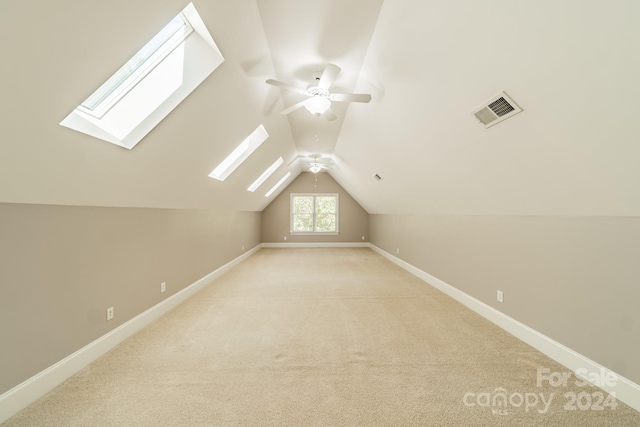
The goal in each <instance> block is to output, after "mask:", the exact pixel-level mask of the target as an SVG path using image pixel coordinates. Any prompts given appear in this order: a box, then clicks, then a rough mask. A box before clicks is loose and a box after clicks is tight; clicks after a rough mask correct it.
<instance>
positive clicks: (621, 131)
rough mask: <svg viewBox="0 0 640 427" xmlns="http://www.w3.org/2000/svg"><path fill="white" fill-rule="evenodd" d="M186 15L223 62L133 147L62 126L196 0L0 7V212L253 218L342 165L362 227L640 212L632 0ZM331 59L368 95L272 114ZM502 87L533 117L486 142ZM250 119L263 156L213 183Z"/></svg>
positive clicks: (637, 42) (252, 7) (639, 34)
mask: <svg viewBox="0 0 640 427" xmlns="http://www.w3.org/2000/svg"><path fill="white" fill-rule="evenodd" d="M193 3H194V5H195V7H196V8H197V10H198V12H199V13H200V15H201V17H202V19H203V21H204V22H205V24H206V25H207V27H208V29H209V31H210V33H211V35H212V36H213V38H214V39H215V41H216V43H217V45H218V47H219V48H220V50H221V52H222V54H223V55H224V57H225V62H224V63H223V64H222V65H221V66H220V67H219V68H218V69H217V70H215V71H214V72H213V73H212V74H211V75H210V76H209V77H208V78H207V79H206V80H205V81H204V83H202V84H201V85H200V86H199V87H198V88H197V89H196V90H195V91H194V92H193V93H192V94H191V95H189V97H187V99H186V100H185V101H183V102H182V103H181V104H180V105H179V106H178V107H177V108H176V109H175V110H173V111H172V112H171V113H170V114H169V116H168V117H167V118H166V119H165V120H163V121H162V122H161V123H160V124H159V125H158V126H157V127H156V128H155V129H154V130H153V131H152V132H151V133H150V134H149V135H147V137H145V138H144V139H143V140H142V142H141V143H140V144H138V145H137V146H136V147H135V148H134V149H133V150H127V149H124V148H121V147H118V146H115V145H113V144H109V143H106V142H104V141H101V140H98V139H95V138H92V137H89V136H86V135H84V134H81V133H78V132H75V131H73V130H70V129H67V128H65V127H62V126H60V125H59V122H60V121H61V120H62V119H63V118H64V117H65V116H66V115H67V114H69V112H70V111H71V110H73V109H74V108H75V107H76V106H77V105H78V104H79V103H80V102H82V101H83V100H84V99H85V98H86V97H87V96H88V95H89V94H90V93H91V92H93V90H95V89H96V87H97V86H98V85H100V84H101V83H102V82H103V81H105V80H106V79H107V78H108V77H109V76H110V75H111V74H112V73H113V72H114V71H115V70H117V69H118V68H119V67H120V65H122V64H123V63H124V62H126V61H127V60H128V59H129V58H130V57H131V56H132V55H133V54H134V53H135V52H136V51H137V50H138V49H139V48H140V47H141V46H142V45H144V43H145V42H146V41H147V40H149V39H150V38H151V37H152V36H153V35H154V34H155V33H156V32H157V31H158V30H159V29H160V28H161V27H162V26H163V25H164V24H165V23H166V22H168V21H169V20H170V19H171V18H172V17H173V16H175V15H176V13H177V12H179V11H180V10H181V9H182V8H184V6H186V2H185V1H184V0H166V1H163V2H153V1H150V0H140V1H135V2H131V1H126V0H111V1H109V2H106V1H95V0H84V1H80V0H56V1H55V2H54V1H45V0H3V1H2V2H0V48H1V52H2V67H1V68H0V93H1V94H2V102H0V138H1V140H0V202H16V203H46V204H69V205H96V206H137V207H164V208H212V209H233V210H254V211H255V210H257V211H259V210H262V209H263V208H264V207H265V206H266V205H268V203H269V202H270V201H271V200H272V199H273V197H275V194H274V195H272V196H271V198H266V197H265V196H264V194H265V193H266V191H267V190H268V189H269V188H271V186H273V185H274V184H275V183H276V182H277V181H278V180H279V179H280V178H281V177H282V176H284V174H285V173H286V171H287V170H289V171H291V172H292V177H291V178H290V179H289V182H290V181H291V180H292V179H294V178H295V176H296V175H297V174H298V173H299V172H300V171H301V170H302V169H303V167H304V166H305V164H304V162H303V161H300V160H297V159H299V158H300V157H301V156H312V157H313V156H327V157H328V156H331V157H332V158H333V162H334V165H333V167H332V169H331V171H330V172H329V173H330V174H331V175H332V176H333V177H334V178H335V179H336V180H337V181H338V182H339V183H340V184H341V185H342V186H343V187H344V188H345V189H346V190H347V191H349V192H350V194H352V196H353V197H354V198H355V199H356V200H357V201H358V202H359V203H360V204H361V205H362V206H363V207H364V208H365V209H367V211H369V212H370V213H410V214H436V215H439V214H442V215H449V214H453V215H465V214H470V215H478V214H491V215H615V216H630V215H639V214H640V186H638V182H640V168H639V167H638V165H639V164H640V143H639V137H638V135H640V120H638V119H637V115H638V114H637V113H638V110H639V108H638V104H637V100H638V98H639V95H640V84H638V82H637V79H638V76H639V75H640V29H639V28H640V26H638V25H637V18H638V17H639V16H640V3H639V2H637V1H632V0H611V1H607V2H595V1H594V2H584V1H579V0H564V1H561V2H558V1H551V0H542V1H537V2H513V1H509V0H488V1H484V2H478V1H475V0H451V1H429V0H426V1H425V0H393V1H391V0H387V1H383V0H321V1H314V2H312V1H307V0H234V1H232V0H211V1H201V0H194V1H193ZM327 63H333V64H336V65H338V66H339V67H340V68H341V69H342V71H341V73H340V74H339V75H338V78H337V79H336V80H335V83H334V85H333V86H332V88H334V89H336V90H337V91H340V92H357V93H370V94H371V95H372V101H371V102H370V103H368V104H360V103H351V104H338V103H334V105H333V107H332V108H333V109H334V110H335V112H336V114H337V116H338V119H337V120H335V121H327V120H326V119H324V117H320V118H317V117H315V116H313V115H311V114H310V113H309V112H308V111H306V110H305V109H299V110H296V111H295V112H293V113H291V114H289V115H288V116H285V115H281V114H280V111H281V110H283V109H284V108H286V107H288V106H291V105H293V104H295V103H296V102H298V101H300V100H301V95H298V94H296V93H292V92H287V91H283V90H280V89H279V88H277V87H274V86H270V85H267V84H266V83H265V80H266V79H270V78H273V79H278V80H280V81H283V82H287V83H290V84H292V85H295V86H299V87H304V86H306V85H307V84H308V83H309V82H311V81H312V78H313V74H314V73H317V72H321V71H322V70H323V69H324V66H325V65H326V64H327ZM500 91H505V92H506V93H508V94H509V96H511V97H512V98H513V99H514V100H515V102H516V103H518V105H519V106H520V107H522V109H523V110H524V111H523V112H522V113H520V114H518V115H515V116H513V117H512V118H510V119H507V120H505V121H504V122H502V123H500V124H498V125H496V126H493V127H491V128H489V129H485V127H484V126H482V125H480V124H479V123H478V122H477V121H476V119H475V118H474V116H473V114H471V112H472V110H473V109H474V108H475V107H477V106H479V105H481V104H482V103H483V102H485V101H486V100H488V99H489V98H491V97H492V96H494V95H495V94H497V93H498V92H500ZM259 124H263V125H264V126H265V128H266V129H267V131H268V133H269V135H270V137H269V139H268V140H267V142H265V143H264V144H263V145H262V146H260V148H259V149H258V150H257V151H256V152H255V153H254V154H253V155H252V156H251V157H249V159H248V160H247V161H246V162H245V163H244V164H243V165H242V166H241V167H239V168H238V169H237V170H236V171H235V172H234V173H233V174H232V175H231V176H230V177H229V178H227V180H226V181H224V182H220V181H217V180H214V179H211V178H209V177H208V176H207V175H208V174H209V172H211V170H212V169H213V168H214V167H215V166H216V165H217V164H219V163H220V162H221V161H222V160H223V159H224V158H225V157H226V156H227V155H228V154H229V153H230V152H231V151H232V150H233V149H234V148H235V147H236V146H237V145H238V144H239V143H240V142H241V141H242V139H243V138H244V137H246V136H247V135H248V134H249V133H250V132H251V131H253V130H254V129H255V128H256V127H257V126H258V125H259ZM279 156H282V157H283V159H284V160H285V163H284V165H283V166H282V167H281V168H280V169H279V170H278V171H276V173H274V174H273V175H272V176H271V177H270V178H269V180H268V181H267V182H266V183H264V184H263V185H262V186H261V187H260V188H259V189H258V191H256V192H255V193H250V192H248V191H246V188H247V187H248V186H249V184H251V183H252V182H253V181H254V180H255V179H256V178H257V176H258V175H260V174H261V173H262V171H264V170H265V169H266V168H267V167H268V166H269V165H271V164H272V163H273V162H274V161H275V160H276V159H277V158H278V157H279ZM374 174H379V175H380V176H381V177H382V180H375V179H374V178H373V175H374ZM283 188H284V187H283ZM276 194H277V193H276Z"/></svg>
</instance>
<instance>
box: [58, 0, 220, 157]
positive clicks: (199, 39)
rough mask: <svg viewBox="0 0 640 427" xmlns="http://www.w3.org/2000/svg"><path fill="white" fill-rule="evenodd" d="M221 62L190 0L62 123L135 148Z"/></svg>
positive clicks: (216, 49)
mask: <svg viewBox="0 0 640 427" xmlns="http://www.w3.org/2000/svg"><path fill="white" fill-rule="evenodd" d="M222 62H224V58H223V56H222V54H221V53H220V50H219V49H218V47H217V45H216V44H215V42H214V41H213V38H212V37H211V35H210V34H209V31H208V30H207V27H206V26H205V24H204V22H203V21H202V18H200V15H199V14H198V12H197V10H196V8H195V6H193V4H192V3H189V4H188V5H187V7H185V8H184V9H183V10H182V11H181V12H180V13H179V14H178V15H176V16H175V17H174V18H173V19H172V20H171V21H170V22H169V23H168V24H167V25H165V26H164V27H163V28H162V29H161V30H160V32H159V33H157V34H156V35H155V36H154V37H153V38H152V39H151V40H150V41H149V42H148V43H147V44H145V45H144V47H143V48H142V49H140V50H139V51H138V53H136V55H134V57H133V58H131V59H130V60H129V61H127V62H126V63H125V64H124V65H123V66H122V67H120V69H119V70H118V71H117V72H116V73H115V74H114V75H113V76H111V77H110V78H109V79H107V81H106V82H105V83H103V84H102V85H101V86H100V87H99V88H98V89H97V90H95V91H94V92H93V93H92V94H91V95H90V96H89V97H88V98H87V99H85V100H84V101H83V102H82V103H81V104H80V105H78V106H77V107H76V108H75V109H74V110H73V111H72V112H71V113H70V114H69V115H68V116H67V117H66V118H65V119H64V120H63V121H62V122H60V124H61V125H62V126H65V127H68V128H70V129H73V130H76V131H78V132H82V133H85V134H87V135H90V136H93V137H95V138H99V139H102V140H104V141H107V142H110V143H112V144H116V145H119V146H121V147H125V148H128V149H132V148H133V147H134V146H135V145H136V144H137V143H138V142H140V141H141V140H142V139H143V138H144V137H145V136H146V135H147V134H148V133H149V132H151V130H152V129H153V128H154V127H156V125H158V123H160V122H161V121H162V120H163V119H164V118H165V117H167V116H168V115H169V113H170V112H171V111H172V110H173V109H174V108H176V107H177V106H178V105H179V104H180V103H181V102H182V101H183V100H184V99H185V98H186V97H187V96H188V95H189V94H190V93H191V92H193V91H194V90H195V88H196V87H198V86H199V85H200V83H202V82H203V81H204V79H206V78H207V77H208V76H209V75H210V74H211V73H212V72H213V71H214V70H215V69H216V68H218V67H219V66H220V64H222Z"/></svg>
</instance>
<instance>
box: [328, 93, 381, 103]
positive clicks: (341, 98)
mask: <svg viewBox="0 0 640 427" xmlns="http://www.w3.org/2000/svg"><path fill="white" fill-rule="evenodd" d="M329 99H330V100H332V101H338V102H369V101H371V95H369V94H368V93H332V94H331V95H329Z"/></svg>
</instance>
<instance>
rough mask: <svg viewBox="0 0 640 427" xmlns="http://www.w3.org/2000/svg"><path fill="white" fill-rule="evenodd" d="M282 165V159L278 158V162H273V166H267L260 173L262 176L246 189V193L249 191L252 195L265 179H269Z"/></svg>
mask: <svg viewBox="0 0 640 427" xmlns="http://www.w3.org/2000/svg"><path fill="white" fill-rule="evenodd" d="M283 163H284V159H283V158H282V157H278V160H276V161H275V162H273V164H272V165H271V166H269V167H268V168H267V169H266V170H265V171H264V172H262V175H260V176H259V177H258V179H256V180H255V181H254V182H253V184H251V185H250V186H249V188H247V191H250V192H252V193H253V192H254V191H256V190H257V189H258V187H260V186H261V185H262V184H263V183H264V182H265V181H266V180H267V178H269V177H270V176H271V175H272V174H273V173H274V172H275V171H276V170H277V169H278V168H279V167H280V166H281V165H282V164H283Z"/></svg>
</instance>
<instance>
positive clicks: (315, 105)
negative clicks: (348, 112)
mask: <svg viewBox="0 0 640 427" xmlns="http://www.w3.org/2000/svg"><path fill="white" fill-rule="evenodd" d="M329 107H331V101H330V100H329V98H325V97H324V96H321V95H316V96H311V97H309V98H307V100H306V101H305V102H304V108H306V109H307V110H309V112H310V113H311V114H313V115H314V116H321V115H323V114H324V113H325V112H326V111H327V110H328V109H329Z"/></svg>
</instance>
